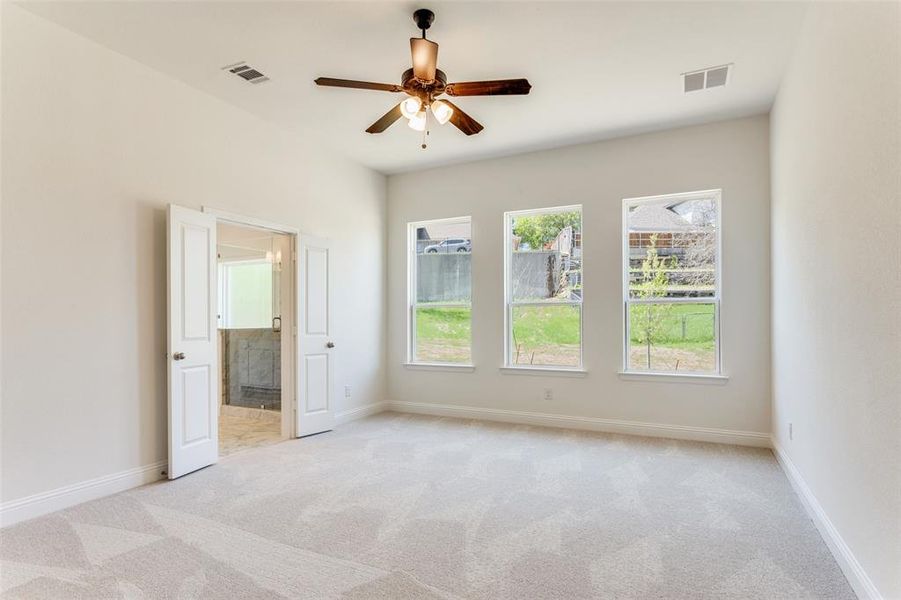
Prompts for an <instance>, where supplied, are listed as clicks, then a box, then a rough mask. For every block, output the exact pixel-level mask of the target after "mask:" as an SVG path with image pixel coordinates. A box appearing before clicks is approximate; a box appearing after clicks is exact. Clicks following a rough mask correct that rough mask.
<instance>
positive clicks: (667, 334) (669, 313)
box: [629, 303, 717, 373]
mask: <svg viewBox="0 0 901 600" xmlns="http://www.w3.org/2000/svg"><path fill="white" fill-rule="evenodd" d="M715 332H716V308H715V305H714V304H712V303H698V304H694V303H692V304H681V303H679V304H664V303H660V304H656V303H655V304H644V303H641V304H631V305H629V370H632V371H657V372H669V371H672V372H680V371H684V372H686V373H712V372H716V370H717V369H716V334H715Z"/></svg>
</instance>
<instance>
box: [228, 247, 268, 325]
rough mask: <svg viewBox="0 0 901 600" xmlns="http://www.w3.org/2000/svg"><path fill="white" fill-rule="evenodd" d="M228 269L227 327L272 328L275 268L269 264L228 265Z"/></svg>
mask: <svg viewBox="0 0 901 600" xmlns="http://www.w3.org/2000/svg"><path fill="white" fill-rule="evenodd" d="M224 269H225V270H226V271H227V272H228V276H227V281H228V289H227V291H226V293H227V294H228V296H227V310H226V313H225V318H224V327H227V328H229V329H268V328H270V327H272V264H271V263H270V262H268V261H265V262H253V263H232V264H228V263H225V266H224Z"/></svg>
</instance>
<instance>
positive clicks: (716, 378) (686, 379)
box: [619, 371, 729, 385]
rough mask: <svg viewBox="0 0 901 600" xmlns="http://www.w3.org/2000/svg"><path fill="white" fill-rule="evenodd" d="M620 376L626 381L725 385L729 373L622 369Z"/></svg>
mask: <svg viewBox="0 0 901 600" xmlns="http://www.w3.org/2000/svg"><path fill="white" fill-rule="evenodd" d="M619 378H620V379H623V380H626V381H661V382H662V381H679V382H682V383H707V384H715V385H725V384H726V382H728V381H729V376H728V375H716V374H713V373H711V374H704V373H654V372H652V371H647V372H644V371H620V372H619Z"/></svg>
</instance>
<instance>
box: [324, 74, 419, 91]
mask: <svg viewBox="0 0 901 600" xmlns="http://www.w3.org/2000/svg"><path fill="white" fill-rule="evenodd" d="M315 83H316V85H327V86H331V87H343V88H353V89H356V90H378V91H380V92H402V91H404V88H402V87H400V86H399V85H394V84H392V83H373V82H371V81H354V80H353V79H335V78H333V77H320V78H319V79H317V80H316V81H315Z"/></svg>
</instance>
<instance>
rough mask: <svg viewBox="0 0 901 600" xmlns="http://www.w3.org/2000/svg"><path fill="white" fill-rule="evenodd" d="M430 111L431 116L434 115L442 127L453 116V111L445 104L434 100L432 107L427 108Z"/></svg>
mask: <svg viewBox="0 0 901 600" xmlns="http://www.w3.org/2000/svg"><path fill="white" fill-rule="evenodd" d="M429 108H431V109H432V114H433V115H435V120H436V121H438V122H439V123H441V124H442V125H444V124H445V123H447V122H448V121H450V118H451V116H453V114H454V109H453V108H451V107H450V105H448V104H447V103H446V102H442V101H441V100H435V101H433V102H432V105H431V106H430V107H429Z"/></svg>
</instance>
